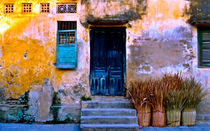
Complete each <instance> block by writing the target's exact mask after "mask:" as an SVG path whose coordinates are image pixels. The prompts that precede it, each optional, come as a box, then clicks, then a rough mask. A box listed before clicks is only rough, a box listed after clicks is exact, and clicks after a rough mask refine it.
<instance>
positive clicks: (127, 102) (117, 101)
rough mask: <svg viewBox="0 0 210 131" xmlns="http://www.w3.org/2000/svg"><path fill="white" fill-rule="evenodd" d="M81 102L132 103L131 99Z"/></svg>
mask: <svg viewBox="0 0 210 131" xmlns="http://www.w3.org/2000/svg"><path fill="white" fill-rule="evenodd" d="M81 103H82V104H83V103H84V104H86V103H132V102H131V101H129V100H127V101H81Z"/></svg>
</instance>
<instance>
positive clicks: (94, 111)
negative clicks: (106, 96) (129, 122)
mask: <svg viewBox="0 0 210 131" xmlns="http://www.w3.org/2000/svg"><path fill="white" fill-rule="evenodd" d="M81 113H82V114H81V115H82V116H136V110H135V109H126V108H84V109H82V110H81Z"/></svg>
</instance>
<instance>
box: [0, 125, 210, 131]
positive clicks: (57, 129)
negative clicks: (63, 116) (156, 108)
mask: <svg viewBox="0 0 210 131" xmlns="http://www.w3.org/2000/svg"><path fill="white" fill-rule="evenodd" d="M79 130H80V129H79V124H16V123H0V131H79ZM139 130H140V131H210V124H197V125H195V126H193V127H188V126H180V127H164V128H158V127H146V128H140V129H139Z"/></svg>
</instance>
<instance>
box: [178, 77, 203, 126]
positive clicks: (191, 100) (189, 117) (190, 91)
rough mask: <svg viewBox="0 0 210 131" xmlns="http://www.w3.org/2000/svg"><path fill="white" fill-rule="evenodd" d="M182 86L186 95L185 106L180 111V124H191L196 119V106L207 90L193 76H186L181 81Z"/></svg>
mask: <svg viewBox="0 0 210 131" xmlns="http://www.w3.org/2000/svg"><path fill="white" fill-rule="evenodd" d="M182 88H183V90H184V92H185V93H184V94H185V95H186V102H185V108H184V110H183V111H182V125H188V126H193V125H195V120H196V108H197V106H198V105H199V103H200V102H201V100H202V99H203V98H204V97H205V96H206V94H207V91H205V90H204V89H203V88H202V84H201V83H200V82H199V81H196V80H195V78H194V77H190V78H186V79H185V80H184V81H183V84H182Z"/></svg>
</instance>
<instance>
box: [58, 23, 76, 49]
mask: <svg viewBox="0 0 210 131" xmlns="http://www.w3.org/2000/svg"><path fill="white" fill-rule="evenodd" d="M75 37H76V21H59V22H58V39H59V42H58V44H61V45H69V44H75V41H76V38H75Z"/></svg>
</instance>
